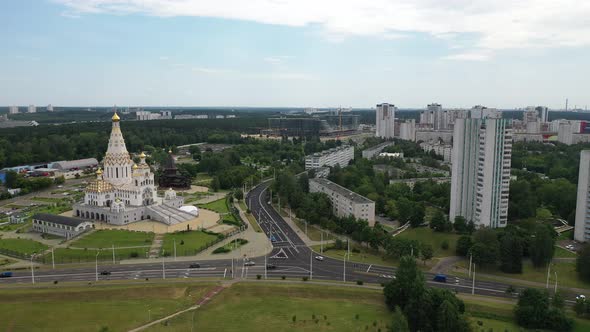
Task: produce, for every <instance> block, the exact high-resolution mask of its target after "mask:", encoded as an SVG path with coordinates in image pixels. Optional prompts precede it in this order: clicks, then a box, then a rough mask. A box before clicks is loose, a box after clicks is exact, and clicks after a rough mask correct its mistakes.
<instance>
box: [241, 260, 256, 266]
mask: <svg viewBox="0 0 590 332" xmlns="http://www.w3.org/2000/svg"><path fill="white" fill-rule="evenodd" d="M244 265H245V266H254V265H256V263H254V262H253V261H247V262H246V263H244Z"/></svg>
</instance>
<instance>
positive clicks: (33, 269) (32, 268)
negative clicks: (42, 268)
mask: <svg viewBox="0 0 590 332" xmlns="http://www.w3.org/2000/svg"><path fill="white" fill-rule="evenodd" d="M34 257H35V254H31V283H33V284H34V283H35V267H34V266H33V258H34Z"/></svg>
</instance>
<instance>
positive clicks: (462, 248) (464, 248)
mask: <svg viewBox="0 0 590 332" xmlns="http://www.w3.org/2000/svg"><path fill="white" fill-rule="evenodd" d="M472 245H473V241H471V236H469V235H462V236H461V237H459V238H458V239H457V245H456V246H455V251H456V253H457V255H459V256H467V255H468V254H469V250H470V249H471V246H472Z"/></svg>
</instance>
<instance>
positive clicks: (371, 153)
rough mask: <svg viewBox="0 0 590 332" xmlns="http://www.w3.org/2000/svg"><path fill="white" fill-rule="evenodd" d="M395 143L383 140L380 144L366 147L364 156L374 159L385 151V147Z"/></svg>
mask: <svg viewBox="0 0 590 332" xmlns="http://www.w3.org/2000/svg"><path fill="white" fill-rule="evenodd" d="M394 144H395V143H394V142H383V143H381V144H378V145H375V146H372V147H370V148H366V149H364V150H363V152H362V153H361V154H362V156H363V158H366V159H373V158H375V156H377V155H378V154H379V153H380V152H381V151H383V149H385V148H386V147H388V146H391V145H394Z"/></svg>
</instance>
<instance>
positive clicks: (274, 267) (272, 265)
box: [266, 264, 277, 270]
mask: <svg viewBox="0 0 590 332" xmlns="http://www.w3.org/2000/svg"><path fill="white" fill-rule="evenodd" d="M266 268H267V269H269V270H273V269H276V268H277V266H276V265H274V264H266Z"/></svg>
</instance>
